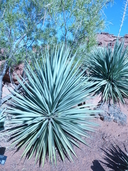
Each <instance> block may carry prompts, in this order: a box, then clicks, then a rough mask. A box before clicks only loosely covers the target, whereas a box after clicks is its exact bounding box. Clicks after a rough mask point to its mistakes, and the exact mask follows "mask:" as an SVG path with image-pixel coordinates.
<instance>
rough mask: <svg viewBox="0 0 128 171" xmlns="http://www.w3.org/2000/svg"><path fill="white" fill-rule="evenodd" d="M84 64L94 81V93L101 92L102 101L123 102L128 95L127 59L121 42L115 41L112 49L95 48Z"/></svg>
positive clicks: (91, 79)
mask: <svg viewBox="0 0 128 171" xmlns="http://www.w3.org/2000/svg"><path fill="white" fill-rule="evenodd" d="M85 65H86V71H87V73H88V76H89V78H90V81H93V82H94V83H95V85H94V86H95V88H96V91H95V94H101V99H102V101H103V102H109V103H110V101H111V100H112V101H113V103H115V102H119V101H121V102H122V103H124V97H128V60H127V58H126V49H125V50H124V46H123V43H118V42H116V44H115V46H114V49H113V50H112V48H111V47H108V48H104V49H101V48H100V49H97V50H95V51H94V52H93V53H91V55H90V59H89V60H88V61H85Z"/></svg>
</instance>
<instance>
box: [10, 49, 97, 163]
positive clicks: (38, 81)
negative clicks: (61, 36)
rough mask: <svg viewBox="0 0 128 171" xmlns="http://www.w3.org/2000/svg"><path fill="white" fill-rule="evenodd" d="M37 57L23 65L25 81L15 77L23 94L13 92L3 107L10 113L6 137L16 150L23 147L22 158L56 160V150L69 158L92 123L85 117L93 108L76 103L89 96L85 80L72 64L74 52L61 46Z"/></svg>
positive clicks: (91, 112) (88, 115)
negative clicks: (8, 135) (8, 136)
mask: <svg viewBox="0 0 128 171" xmlns="http://www.w3.org/2000/svg"><path fill="white" fill-rule="evenodd" d="M38 59H39V60H38ZM38 59H37V58H34V60H33V63H32V66H31V65H29V64H27V68H26V70H25V74H26V76H27V80H26V81H25V80H24V79H23V81H24V83H23V82H22V81H20V80H19V82H20V84H21V86H22V89H23V93H22V94H18V93H15V94H16V96H13V97H12V102H11V107H9V108H8V110H7V113H8V114H10V115H11V116H12V118H11V124H12V127H11V128H10V129H8V131H9V132H10V133H11V138H10V140H12V141H13V144H15V146H16V147H17V149H18V150H19V149H20V148H21V147H23V149H24V152H23V155H22V157H24V156H25V157H27V158H31V157H32V156H33V155H34V154H35V158H36V159H35V160H36V162H37V161H39V164H41V162H42V164H44V161H45V158H46V156H49V160H50V161H51V162H55V163H56V152H58V154H59V155H60V157H61V159H62V160H64V158H65V156H66V157H68V158H69V159H71V160H72V155H71V153H73V154H74V155H76V154H75V152H74V150H73V145H75V146H77V147H78V142H82V143H84V144H86V143H85V141H84V140H83V139H82V138H81V137H88V131H92V130H93V129H92V128H90V126H92V125H93V126H94V124H92V123H91V122H89V119H91V118H92V117H93V116H94V112H95V111H92V110H90V109H89V107H88V105H85V106H84V107H81V106H77V104H79V103H81V102H83V101H84V100H85V98H86V96H87V95H89V90H87V87H88V84H87V81H86V79H85V78H83V76H82V75H83V74H82V73H81V72H80V70H79V67H78V63H77V64H75V65H74V59H75V55H74V56H73V57H72V56H71V55H70V49H67V48H64V46H62V47H61V48H59V47H57V48H54V49H53V50H52V51H50V52H48V51H47V52H46V53H45V54H43V55H42V58H38ZM92 114H93V115H92Z"/></svg>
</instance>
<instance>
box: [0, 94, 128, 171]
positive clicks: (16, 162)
mask: <svg viewBox="0 0 128 171" xmlns="http://www.w3.org/2000/svg"><path fill="white" fill-rule="evenodd" d="M4 93H6V92H5V91H4ZM97 101H98V98H95V99H93V100H91V102H93V103H95V104H96V103H97ZM120 108H121V111H122V112H123V113H125V114H126V115H127V118H128V105H127V104H126V105H124V106H123V105H120ZM95 122H96V123H98V124H99V127H97V129H96V130H95V132H94V133H91V134H90V136H91V138H90V139H86V142H87V143H88V144H89V146H90V147H87V146H85V145H83V144H80V149H78V148H76V147H74V148H75V152H76V154H77V158H76V157H73V158H74V162H70V161H69V160H68V159H65V161H64V162H62V161H61V160H60V159H59V157H58V161H57V166H54V165H53V166H52V165H51V164H50V163H49V162H48V161H47V160H46V162H45V165H44V167H43V168H42V167H39V166H38V164H35V161H34V158H32V159H31V160H25V161H24V160H20V156H21V154H22V150H21V151H19V152H17V153H15V154H14V151H15V149H14V148H13V147H10V142H7V139H8V135H6V134H5V133H4V134H3V133H0V147H3V148H5V153H4V155H5V156H7V160H6V163H5V165H0V171H109V170H110V169H108V168H107V167H106V166H104V165H103V164H102V163H101V162H100V160H101V161H104V152H103V150H102V149H105V148H107V149H109V148H110V147H111V143H112V144H116V145H118V146H119V147H120V148H121V149H122V150H123V149H124V148H123V145H125V146H126V149H127V150H128V124H126V125H125V126H121V125H118V124H117V123H114V122H104V121H101V120H100V119H95Z"/></svg>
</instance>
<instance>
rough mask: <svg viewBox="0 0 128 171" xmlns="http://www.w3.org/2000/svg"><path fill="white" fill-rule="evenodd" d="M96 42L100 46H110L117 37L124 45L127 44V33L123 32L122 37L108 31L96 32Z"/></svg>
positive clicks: (112, 45)
mask: <svg viewBox="0 0 128 171" xmlns="http://www.w3.org/2000/svg"><path fill="white" fill-rule="evenodd" d="M96 39H97V44H98V46H101V47H104V46H105V47H106V46H108V45H109V46H111V47H112V48H113V47H114V45H115V42H116V40H117V39H118V40H119V41H120V42H122V41H124V47H126V46H128V34H125V36H124V37H117V36H114V35H113V34H109V33H103V32H102V33H98V34H97V36H96Z"/></svg>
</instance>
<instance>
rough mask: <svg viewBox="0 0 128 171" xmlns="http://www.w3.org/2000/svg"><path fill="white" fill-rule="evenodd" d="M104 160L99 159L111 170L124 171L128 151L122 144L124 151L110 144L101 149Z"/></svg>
mask: <svg viewBox="0 0 128 171" xmlns="http://www.w3.org/2000/svg"><path fill="white" fill-rule="evenodd" d="M102 151H103V152H104V154H105V156H104V161H105V162H103V161H100V162H101V163H102V164H104V165H105V166H107V167H108V168H109V169H112V170H113V171H125V170H127V169H128V153H127V150H126V147H125V145H124V151H123V150H122V149H121V148H120V147H119V146H118V145H113V144H111V147H110V148H106V149H102Z"/></svg>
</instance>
